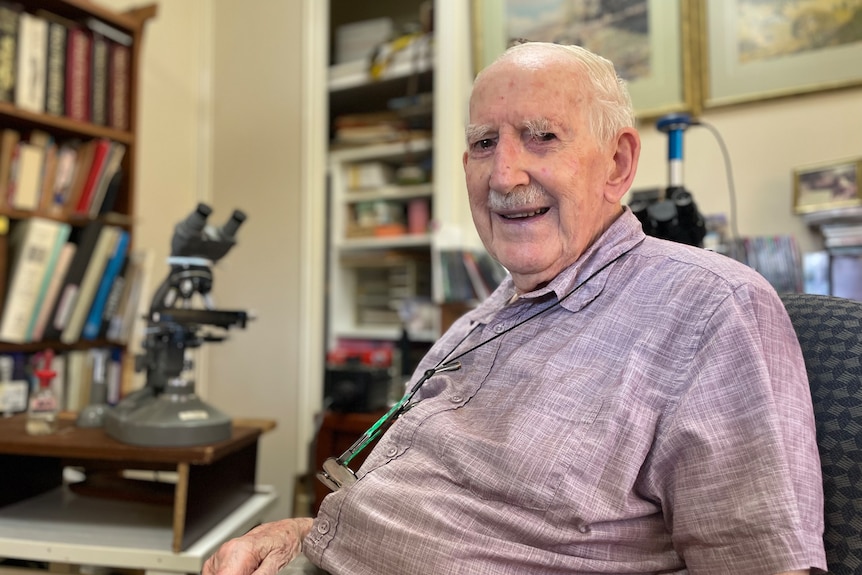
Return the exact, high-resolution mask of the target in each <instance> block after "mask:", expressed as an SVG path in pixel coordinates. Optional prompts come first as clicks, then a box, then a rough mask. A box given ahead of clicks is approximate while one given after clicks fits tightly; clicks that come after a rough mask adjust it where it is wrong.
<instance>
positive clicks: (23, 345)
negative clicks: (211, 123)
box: [0, 0, 157, 385]
mask: <svg viewBox="0 0 862 575" xmlns="http://www.w3.org/2000/svg"><path fill="white" fill-rule="evenodd" d="M156 12H157V8H156V5H155V4H152V5H147V6H143V7H140V8H135V9H133V10H130V11H127V12H122V13H120V12H115V11H113V10H109V9H107V8H104V7H102V6H100V5H98V4H95V3H93V2H91V1H89V0H27V2H14V1H11V0H0V23H2V26H0V35H4V34H5V35H6V39H5V41H6V42H8V41H9V39H10V38H11V39H13V40H14V43H15V47H16V54H15V56H14V59H13V60H10V61H4V60H3V59H0V77H3V78H11V79H12V82H11V85H10V84H9V83H8V82H7V83H5V84H3V83H2V82H0V84H2V85H0V133H2V139H3V140H2V142H0V191H2V192H3V193H2V195H0V231H2V232H3V233H2V234H0V244H2V245H0V255H2V262H0V270H2V272H3V273H4V277H3V281H2V282H0V285H3V286H4V293H3V294H2V296H3V297H2V300H0V301H2V302H3V305H2V308H0V324H2V323H3V321H4V320H5V317H6V316H7V315H8V314H9V313H10V310H9V308H10V307H11V306H10V305H8V304H9V302H10V298H11V292H12V291H14V290H16V289H19V288H20V289H24V288H21V286H22V285H24V286H25V287H26V288H27V289H28V290H29V291H27V293H28V294H35V295H30V296H28V297H32V298H33V301H32V309H28V310H27V314H29V315H28V317H29V318H30V321H29V329H28V330H27V331H25V332H23V333H18V332H17V331H15V333H14V334H12V332H10V334H7V335H8V337H7V336H4V337H3V338H2V339H0V354H3V355H15V356H17V357H23V358H24V359H23V364H24V365H25V368H24V369H25V373H26V369H27V368H26V366H27V365H29V362H30V361H31V359H32V357H31V356H33V355H36V354H39V352H42V351H44V350H46V349H52V350H54V351H55V352H57V353H58V354H59V356H60V357H63V355H64V354H66V353H67V352H77V351H87V350H94V349H102V348H111V349H125V348H126V342H127V341H128V340H125V339H123V338H116V339H109V338H107V337H106V335H105V331H104V330H101V329H100V330H98V333H97V334H96V335H95V336H92V335H91V336H88V337H86V338H85V337H83V333H84V331H83V328H84V325H85V323H86V322H87V321H90V320H91V318H90V317H89V312H90V311H91V310H92V309H93V307H94V306H93V300H90V301H86V300H87V298H86V297H81V298H77V299H78V300H80V303H77V301H76V300H75V298H70V297H69V296H68V295H67V299H66V300H65V301H67V302H69V303H70V306H69V308H70V310H71V309H72V308H74V307H75V306H76V305H77V306H83V308H82V311H81V312H79V313H78V315H79V316H81V319H83V320H84V322H85V323H82V324H81V328H82V329H81V331H80V332H79V333H77V334H75V333H72V332H68V333H63V334H61V332H55V331H54V328H53V327H52V325H51V324H52V321H53V318H54V317H55V316H56V314H57V313H58V312H57V310H58V309H59V308H58V305H59V303H58V302H61V301H64V300H63V299H62V298H63V294H69V293H70V292H69V291H67V289H66V288H67V283H66V282H67V281H69V277H70V274H71V270H72V268H74V267H75V266H76V265H79V266H84V267H83V268H82V274H83V275H82V278H83V277H89V278H91V279H89V280H87V282H88V285H90V286H91V288H92V289H91V290H88V291H89V292H90V295H91V296H92V297H93V298H96V297H97V294H99V293H102V294H103V295H104V297H107V294H108V292H109V291H110V290H109V289H108V288H111V287H115V290H116V297H119V296H120V294H121V290H120V283H119V282H118V283H117V285H116V286H115V283H114V281H113V280H114V279H116V278H117V277H123V275H124V274H125V270H127V269H129V268H130V267H131V266H124V265H121V264H122V263H125V262H126V261H131V253H132V248H133V247H134V221H135V214H134V209H135V198H136V193H137V191H136V189H135V182H136V177H135V167H136V152H137V133H138V129H137V128H138V126H137V113H136V111H137V104H138V102H137V95H138V72H139V69H140V58H141V43H142V40H143V34H144V28H145V25H146V22H147V21H148V20H149V19H151V18H153V17H155V15H156ZM10 18H16V20H15V22H16V27H15V28H13V29H10V28H9V27H8V25H9V22H10ZM4 19H5V20H4ZM25 20H26V21H27V22H28V24H26V26H25V25H22V22H24V21H25ZM33 22H36V24H33ZM34 26H35V28H34ZM34 29H35V30H37V32H34V31H33V30H34ZM38 30H42V32H38ZM34 34H35V35H36V36H35V37H37V38H44V39H45V40H46V41H45V42H44V53H40V52H39V51H38V48H37V49H36V53H35V55H33V53H31V52H27V50H33V48H32V46H38V45H39V42H37V41H35V40H32V38H33V37H34V36H33V35H34ZM38 34H44V36H38ZM82 42H83V43H82ZM24 54H28V56H27V58H28V61H32V62H35V63H32V64H28V65H27V66H26V67H22V65H21V63H20V62H19V60H18V59H19V58H23V57H24V56H23V55H24ZM9 65H12V66H13V67H12V68H11V72H10V69H9V68H8V66H9ZM4 66H7V68H5V69H4V68H3V67H4ZM10 73H11V75H9V74H10ZM25 77H27V78H30V84H33V85H40V87H38V88H32V90H31V89H30V88H25V87H22V86H24V81H23V80H24V78H25ZM30 84H27V86H29V85H30ZM28 90H30V91H31V92H32V93H30V92H28ZM34 149H35V150H36V151H35V152H34V151H33V150H34ZM85 149H88V150H90V151H88V152H86V153H85V152H84V150H85ZM25 152H26V154H27V155H26V157H28V158H29V157H32V158H36V159H34V160H32V166H34V167H33V168H30V167H28V168H27V170H32V174H34V175H35V178H36V179H35V180H33V182H34V183H32V184H31V183H28V182H30V180H26V179H23V178H24V174H25V168H24V167H23V166H24V165H27V166H30V164H24V158H25ZM94 158H99V159H95V160H94ZM4 161H5V163H6V165H7V167H6V171H5V172H4V169H3V164H4ZM28 161H29V160H28ZM27 173H30V172H27ZM24 198H27V201H24ZM34 221H37V222H53V226H54V227H55V228H60V229H65V230H66V232H65V234H66V235H64V233H62V232H61V233H59V235H58V237H57V238H56V239H55V243H54V244H53V246H54V247H53V248H52V250H48V252H49V253H44V254H42V255H40V256H39V257H38V258H34V259H33V261H38V263H39V265H40V266H41V268H38V269H36V268H33V271H32V272H31V274H32V275H31V276H29V277H28V279H27V282H26V283H21V282H24V280H23V279H22V280H17V279H16V278H17V276H19V275H21V274H23V272H22V271H21V266H22V265H23V262H25V261H30V260H29V259H28V258H25V257H24V256H23V255H21V254H22V250H21V248H20V247H19V246H20V245H28V244H27V243H26V241H25V240H27V239H28V238H29V234H30V232H29V231H28V232H27V233H24V232H19V231H18V230H19V229H24V228H33V227H37V226H34V225H31V224H30V222H34ZM46 227H48V228H50V227H51V225H48V226H46ZM96 228H99V229H108V228H110V229H111V230H112V231H114V232H115V233H114V237H115V240H114V243H113V244H110V246H111V247H106V248H105V250H104V258H105V259H104V262H103V263H102V266H101V268H100V269H98V270H96V269H95V268H94V269H93V270H92V271H90V270H89V269H88V268H89V267H90V264H92V263H93V261H95V257H94V258H92V259H90V258H88V257H86V256H85V254H84V251H85V250H83V249H79V250H78V252H79V253H75V254H74V255H73V254H72V253H70V254H69V256H68V262H69V263H68V267H67V268H55V267H54V266H55V265H56V263H57V261H58V260H59V253H60V252H61V251H62V249H63V247H64V246H65V245H66V244H73V245H75V246H76V248H82V242H83V239H82V238H83V237H84V235H85V230H87V229H96ZM120 237H125V238H126V239H124V240H123V241H122V242H120V240H119V238H120ZM16 242H20V243H16ZM120 244H122V245H121V246H120ZM107 245H108V244H106V246H107ZM118 246H119V247H118ZM24 251H26V250H24ZM93 253H96V252H93ZM55 254H56V255H55ZM76 258H77V260H76ZM111 258H120V259H115V264H114V265H113V266H108V261H109V260H110V259H111ZM76 262H77V263H76ZM109 269H110V270H116V276H114V275H113V271H112V272H111V274H112V275H111V276H110V277H108V278H105V270H109ZM64 270H65V271H64ZM55 278H56V279H55ZM51 280H54V281H53V283H55V284H56V288H53V289H49V284H50V283H52V281H51ZM103 282H104V283H105V286H106V287H105V288H102V283H103ZM79 287H80V286H79ZM75 293H76V294H83V293H84V290H83V288H82V289H81V290H79V291H78V292H75ZM96 307H97V308H98V307H99V306H96ZM43 310H45V311H44V313H43V314H42V315H44V316H45V317H46V319H45V320H44V322H45V325H44V326H43V328H44V329H41V330H40V329H35V330H34V325H35V324H37V323H38V322H37V319H38V317H39V315H40V312H42V311H43ZM22 313H23V312H22ZM70 313H71V311H70ZM94 314H95V312H94ZM101 319H104V318H95V315H94V316H93V318H92V320H93V321H96V320H101ZM91 327H92V326H91ZM91 332H92V329H90V330H89V333H91ZM126 359H128V358H126ZM64 375H65V374H64ZM16 379H17V377H16ZM58 379H63V378H62V377H61V378H58ZM0 385H2V383H0Z"/></svg>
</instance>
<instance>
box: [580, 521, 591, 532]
mask: <svg viewBox="0 0 862 575" xmlns="http://www.w3.org/2000/svg"><path fill="white" fill-rule="evenodd" d="M578 531H580V532H581V533H589V532H590V526H589V525H587V524H586V523H581V524H580V525H578Z"/></svg>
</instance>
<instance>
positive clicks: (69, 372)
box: [64, 349, 93, 411]
mask: <svg viewBox="0 0 862 575" xmlns="http://www.w3.org/2000/svg"><path fill="white" fill-rule="evenodd" d="M92 378H93V358H92V355H91V354H90V350H88V349H77V350H72V351H69V352H67V353H66V389H65V393H64V396H65V398H66V403H65V406H64V409H65V411H80V410H81V409H82V408H83V407H85V406H86V405H87V404H89V403H90V386H91V385H92V381H93V379H92Z"/></svg>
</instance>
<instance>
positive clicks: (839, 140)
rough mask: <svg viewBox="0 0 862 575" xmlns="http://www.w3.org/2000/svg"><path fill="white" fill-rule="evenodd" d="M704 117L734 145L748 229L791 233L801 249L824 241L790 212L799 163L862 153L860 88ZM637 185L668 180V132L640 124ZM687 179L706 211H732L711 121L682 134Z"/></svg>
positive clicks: (742, 221)
mask: <svg viewBox="0 0 862 575" xmlns="http://www.w3.org/2000/svg"><path fill="white" fill-rule="evenodd" d="M701 119H702V120H704V121H706V122H709V123H710V124H712V125H713V126H715V128H716V129H717V130H718V131H719V132H720V133H721V135H722V137H723V139H724V141H725V144H726V145H727V148H728V150H729V153H730V157H731V161H732V165H733V174H734V180H735V183H736V197H737V205H738V212H739V213H738V217H737V220H738V226H739V233H740V234H741V235H742V236H755V235H777V234H787V233H792V234H794V235H795V236H796V238H797V241H798V242H799V245H800V248H801V249H802V250H803V251H811V250H816V249H820V248H821V246H822V243H821V240H820V238H819V236H818V235H816V234H815V233H812V232H811V231H810V230H809V229H808V228H807V227H806V226H805V225H804V224H803V223H802V220H801V219H800V218H799V216H797V215H795V214H793V212H792V208H791V206H792V199H793V182H792V175H791V174H792V170H793V168H794V167H798V166H802V165H806V164H812V163H818V162H825V161H832V160H839V159H842V158H847V157H851V156H857V157H858V156H862V88H858V87H857V88H851V89H845V90H837V91H832V92H823V93H816V94H809V95H803V96H796V97H792V98H785V99H780V100H772V101H764V102H754V103H750V104H746V105H739V106H736V107H732V108H724V109H717V110H714V111H707V112H706V113H704V114H703V115H701ZM641 132H642V141H643V151H642V153H641V162H640V168H639V170H638V176H637V179H636V180H635V184H634V187H635V188H639V187H651V186H665V185H667V136H666V135H665V134H662V133H660V132H658V131H657V130H656V129H655V128H654V127H653V126H652V125H649V126H646V127H644V128H643V129H642V130H641ZM684 142H685V152H684V167H685V177H684V182H685V184H686V187H688V188H689V189H690V190H691V192H692V193H693V194H694V197H695V201H696V202H697V203H698V206H699V207H700V208H701V211H702V212H703V213H705V214H711V213H725V214H729V212H730V199H729V198H730V196H729V191H728V187H727V178H726V177H725V173H724V159H723V157H722V155H721V150H720V149H719V146H718V143H717V142H716V140H715V138H714V137H713V136H712V134H711V133H710V132H709V131H708V130H706V129H705V128H698V127H695V128H690V129H689V130H687V131H686V132H685V135H684Z"/></svg>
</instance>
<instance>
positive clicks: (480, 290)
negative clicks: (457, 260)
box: [461, 250, 493, 300]
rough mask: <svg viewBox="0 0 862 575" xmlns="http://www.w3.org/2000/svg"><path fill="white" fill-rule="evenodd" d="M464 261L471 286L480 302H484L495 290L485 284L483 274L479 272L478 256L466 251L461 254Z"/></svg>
mask: <svg viewBox="0 0 862 575" xmlns="http://www.w3.org/2000/svg"><path fill="white" fill-rule="evenodd" d="M461 257H462V258H463V259H464V269H466V270H467V277H469V278H470V284H471V285H472V286H473V291H474V292H475V293H476V297H477V298H479V300H484V299H485V298H487V297H488V296H489V295H491V291H493V288H492V287H491V286H489V285H488V284H486V283H485V279H484V278H483V277H482V273H481V272H480V271H479V265H478V263H477V262H476V256H475V255H474V254H473V252H471V251H469V250H464V251H463V252H462V253H461Z"/></svg>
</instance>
